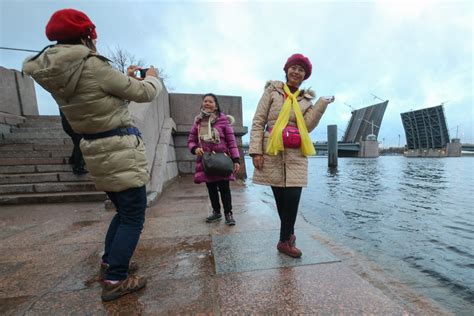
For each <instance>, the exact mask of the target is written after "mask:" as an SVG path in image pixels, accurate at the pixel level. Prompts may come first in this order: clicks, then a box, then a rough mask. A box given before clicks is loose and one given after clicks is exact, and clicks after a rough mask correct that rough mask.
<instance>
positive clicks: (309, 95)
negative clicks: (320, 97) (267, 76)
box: [265, 80, 316, 100]
mask: <svg viewBox="0 0 474 316" xmlns="http://www.w3.org/2000/svg"><path fill="white" fill-rule="evenodd" d="M284 84H285V83H284V82H282V81H278V80H268V81H267V82H266V83H265V90H266V89H268V88H269V87H271V88H273V89H275V90H278V91H279V92H280V93H282V94H284V92H283V85H284ZM300 95H301V96H303V97H305V98H306V99H309V100H313V99H314V98H316V92H315V91H314V90H313V89H311V88H304V89H301V92H300Z"/></svg>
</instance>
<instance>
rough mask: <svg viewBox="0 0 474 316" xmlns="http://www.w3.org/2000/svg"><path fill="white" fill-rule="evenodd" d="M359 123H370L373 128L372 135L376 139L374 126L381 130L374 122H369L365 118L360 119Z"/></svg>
mask: <svg viewBox="0 0 474 316" xmlns="http://www.w3.org/2000/svg"><path fill="white" fill-rule="evenodd" d="M359 121H365V122H367V123H369V124H370V125H371V126H372V131H371V133H370V135H374V137H375V134H374V126H375V127H377V128H380V126H378V125H376V124H374V121H367V120H366V119H364V118H360V119H359ZM370 135H369V136H370ZM367 137H368V136H367Z"/></svg>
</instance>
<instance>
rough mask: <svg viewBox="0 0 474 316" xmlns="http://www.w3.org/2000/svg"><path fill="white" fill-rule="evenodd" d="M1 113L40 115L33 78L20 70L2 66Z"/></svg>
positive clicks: (0, 80) (0, 75) (0, 77)
mask: <svg viewBox="0 0 474 316" xmlns="http://www.w3.org/2000/svg"><path fill="white" fill-rule="evenodd" d="M0 113H2V114H10V115H15V116H25V115H38V104H37V102H36V92H35V86H34V82H33V79H31V78H30V77H28V76H24V75H22V73H21V72H19V71H18V70H11V69H6V68H4V67H0Z"/></svg>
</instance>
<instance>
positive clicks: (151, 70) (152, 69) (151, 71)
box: [127, 65, 158, 80]
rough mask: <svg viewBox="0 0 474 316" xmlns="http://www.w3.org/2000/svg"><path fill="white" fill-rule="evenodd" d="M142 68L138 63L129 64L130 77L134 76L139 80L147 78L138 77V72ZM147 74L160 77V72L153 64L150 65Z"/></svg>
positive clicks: (128, 73)
mask: <svg viewBox="0 0 474 316" xmlns="http://www.w3.org/2000/svg"><path fill="white" fill-rule="evenodd" d="M140 69H142V68H141V67H138V66H137V65H130V66H128V68H127V75H128V76H129V77H132V78H135V79H137V80H143V79H145V78H143V77H138V76H137V75H136V74H137V72H138V71H139V70H140ZM146 76H153V77H156V78H158V72H157V71H156V69H155V67H153V66H150V68H148V70H147V71H146Z"/></svg>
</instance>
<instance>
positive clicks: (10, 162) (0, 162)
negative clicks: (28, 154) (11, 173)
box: [0, 157, 68, 166]
mask: <svg viewBox="0 0 474 316" xmlns="http://www.w3.org/2000/svg"><path fill="white" fill-rule="evenodd" d="M67 163H68V159H66V158H34V157H33V158H0V166H23V165H61V164H67Z"/></svg>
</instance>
